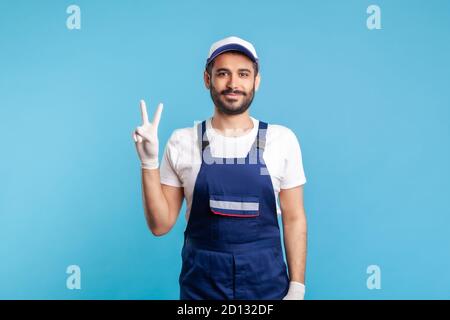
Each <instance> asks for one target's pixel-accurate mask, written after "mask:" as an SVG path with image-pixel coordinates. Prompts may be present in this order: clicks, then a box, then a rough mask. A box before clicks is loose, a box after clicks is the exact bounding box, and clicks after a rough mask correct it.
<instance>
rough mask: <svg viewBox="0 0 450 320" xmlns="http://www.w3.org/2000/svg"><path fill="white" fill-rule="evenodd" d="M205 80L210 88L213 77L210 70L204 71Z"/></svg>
mask: <svg viewBox="0 0 450 320" xmlns="http://www.w3.org/2000/svg"><path fill="white" fill-rule="evenodd" d="M203 81H204V82H205V87H206V89H208V90H209V87H210V86H211V77H210V76H209V74H208V72H206V70H205V72H204V73H203Z"/></svg>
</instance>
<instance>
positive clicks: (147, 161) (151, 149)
mask: <svg viewBox="0 0 450 320" xmlns="http://www.w3.org/2000/svg"><path fill="white" fill-rule="evenodd" d="M162 109H163V104H162V103H160V104H159V105H158V108H157V109H156V112H155V116H154V117H153V122H152V123H150V122H149V121H148V115H147V107H146V106H145V102H144V100H141V113H142V126H139V127H137V128H136V129H135V130H134V131H133V140H134V142H135V144H136V150H137V153H138V156H139V159H140V160H141V167H142V168H143V169H157V168H158V166H159V162H158V150H159V142H158V125H159V120H160V119H161V112H162Z"/></svg>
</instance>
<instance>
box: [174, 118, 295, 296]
mask: <svg viewBox="0 0 450 320" xmlns="http://www.w3.org/2000/svg"><path fill="white" fill-rule="evenodd" d="M198 128H199V132H198V133H199V135H198V136H199V139H200V141H199V142H200V145H201V150H202V164H201V167H200V170H199V173H198V176H197V180H196V182H195V188H194V194H193V200H192V206H191V210H190V217H189V220H188V224H187V227H186V230H185V232H184V245H183V250H182V254H181V255H182V270H181V273H180V277H179V284H180V298H181V299H214V300H216V299H282V298H283V297H284V296H285V295H286V293H287V290H288V287H289V278H288V275H287V268H286V264H285V262H284V259H283V252H282V246H281V240H280V229H279V226H278V219H277V211H276V199H275V195H274V190H273V186H272V181H271V178H270V175H269V174H268V171H267V168H266V165H265V163H264V159H263V157H262V154H263V152H264V146H265V138H266V131H267V123H265V122H262V121H259V127H258V134H257V136H256V139H255V141H254V143H253V145H252V147H251V149H250V151H249V153H248V154H247V156H246V157H245V158H217V157H212V155H211V151H210V145H209V140H208V138H207V135H206V134H205V131H206V122H205V121H203V122H202V123H201V126H198ZM200 130H201V132H200ZM202 137H203V139H202Z"/></svg>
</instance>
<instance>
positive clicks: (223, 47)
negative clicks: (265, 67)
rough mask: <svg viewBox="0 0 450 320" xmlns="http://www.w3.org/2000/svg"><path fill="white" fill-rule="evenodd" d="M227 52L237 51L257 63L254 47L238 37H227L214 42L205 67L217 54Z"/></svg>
mask: <svg viewBox="0 0 450 320" xmlns="http://www.w3.org/2000/svg"><path fill="white" fill-rule="evenodd" d="M227 51H239V52H242V53H243V54H245V55H246V56H247V57H249V58H250V59H251V60H252V61H253V62H255V63H258V55H257V54H256V50H255V47H253V45H252V44H251V43H250V42H248V41H245V40H243V39H241V38H238V37H234V36H232V37H227V38H225V39H222V40H219V41H217V42H214V43H213V44H212V46H211V48H210V49H209V54H208V58H207V59H206V67H207V66H208V64H209V63H210V62H211V61H213V60H214V59H215V58H216V57H217V56H218V55H219V54H221V53H224V52H227Z"/></svg>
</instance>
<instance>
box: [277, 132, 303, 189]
mask: <svg viewBox="0 0 450 320" xmlns="http://www.w3.org/2000/svg"><path fill="white" fill-rule="evenodd" d="M285 143H286V145H285V148H284V150H286V151H285V152H286V153H285V157H284V170H283V176H282V179H281V183H280V188H281V189H289V188H293V187H297V186H299V185H302V184H305V183H306V177H305V172H304V170H303V161H302V151H301V149H300V143H299V142H298V139H297V137H296V135H295V133H294V132H293V131H292V130H290V129H287V133H286V140H285Z"/></svg>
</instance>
